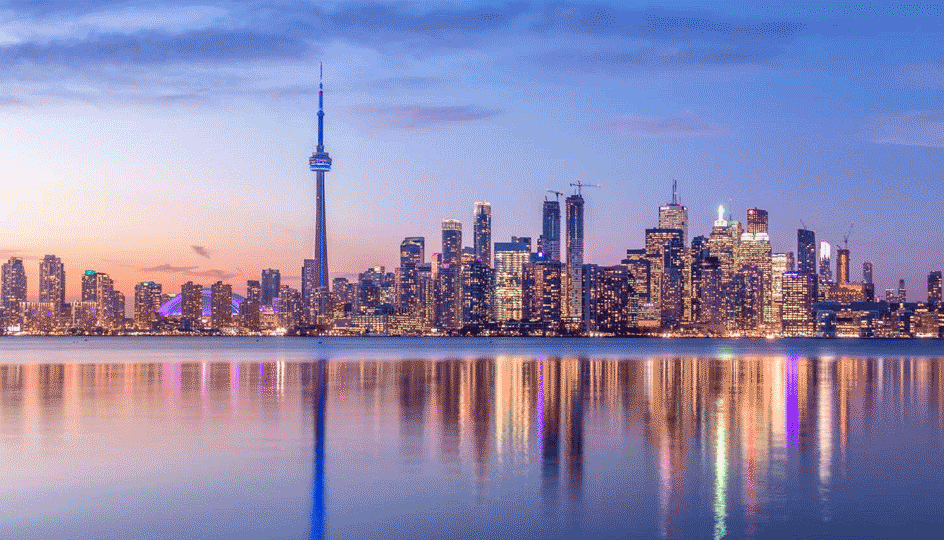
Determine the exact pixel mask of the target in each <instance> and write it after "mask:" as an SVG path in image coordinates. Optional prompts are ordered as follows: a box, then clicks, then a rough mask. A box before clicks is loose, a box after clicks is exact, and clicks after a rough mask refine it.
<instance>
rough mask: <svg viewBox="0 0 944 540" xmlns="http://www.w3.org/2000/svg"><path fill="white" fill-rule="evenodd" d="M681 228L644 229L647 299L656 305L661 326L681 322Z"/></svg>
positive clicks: (683, 284) (682, 282) (682, 232)
mask: <svg viewBox="0 0 944 540" xmlns="http://www.w3.org/2000/svg"><path fill="white" fill-rule="evenodd" d="M683 234H684V231H682V229H661V228H660V229H646V257H648V258H649V280H650V284H649V302H650V303H652V304H653V306H654V309H655V308H656V306H657V309H658V312H659V321H660V324H661V326H663V327H665V328H672V327H675V326H678V325H679V324H681V323H682V316H683V313H684V295H685V279H684V277H685V257H684V251H685V245H684V243H683V241H682V235H683Z"/></svg>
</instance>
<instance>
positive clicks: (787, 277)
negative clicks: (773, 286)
mask: <svg viewBox="0 0 944 540" xmlns="http://www.w3.org/2000/svg"><path fill="white" fill-rule="evenodd" d="M817 286H818V280H817V275H816V274H807V273H803V272H787V273H785V274H783V316H782V323H783V333H784V334H786V335H788V336H811V335H813V332H815V330H816V318H815V313H814V312H813V302H814V301H815V300H816V297H817Z"/></svg>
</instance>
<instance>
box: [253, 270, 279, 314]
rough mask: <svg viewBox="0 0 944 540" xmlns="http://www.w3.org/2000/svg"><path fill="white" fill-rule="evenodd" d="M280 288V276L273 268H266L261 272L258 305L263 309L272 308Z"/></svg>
mask: <svg viewBox="0 0 944 540" xmlns="http://www.w3.org/2000/svg"><path fill="white" fill-rule="evenodd" d="M281 288H282V274H281V273H280V272H279V271H278V270H276V269H274V268H266V269H265V270H263V271H262V283H261V288H260V292H259V294H260V298H259V303H261V304H262V305H263V306H265V307H273V305H274V304H275V302H276V301H277V300H278V298H279V290H280V289H281Z"/></svg>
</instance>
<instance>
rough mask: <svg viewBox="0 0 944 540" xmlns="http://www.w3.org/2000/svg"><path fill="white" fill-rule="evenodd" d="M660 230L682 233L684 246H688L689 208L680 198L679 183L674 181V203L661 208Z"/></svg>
mask: <svg viewBox="0 0 944 540" xmlns="http://www.w3.org/2000/svg"><path fill="white" fill-rule="evenodd" d="M659 228H660V229H679V230H680V231H682V244H683V245H688V208H686V207H685V206H683V205H682V203H681V202H680V201H679V196H678V181H677V180H672V202H670V203H667V204H665V205H663V206H660V207H659Z"/></svg>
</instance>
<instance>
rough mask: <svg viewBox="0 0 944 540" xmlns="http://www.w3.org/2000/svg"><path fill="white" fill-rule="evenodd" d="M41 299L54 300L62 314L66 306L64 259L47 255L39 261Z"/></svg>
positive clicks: (44, 300) (42, 300)
mask: <svg viewBox="0 0 944 540" xmlns="http://www.w3.org/2000/svg"><path fill="white" fill-rule="evenodd" d="M39 301H40V302H52V303H54V304H55V305H56V313H58V314H59V315H62V313H63V310H64V309H65V306H66V271H65V265H63V264H62V260H61V259H59V257H56V256H55V255H46V256H45V257H43V260H42V261H40V263H39Z"/></svg>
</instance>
